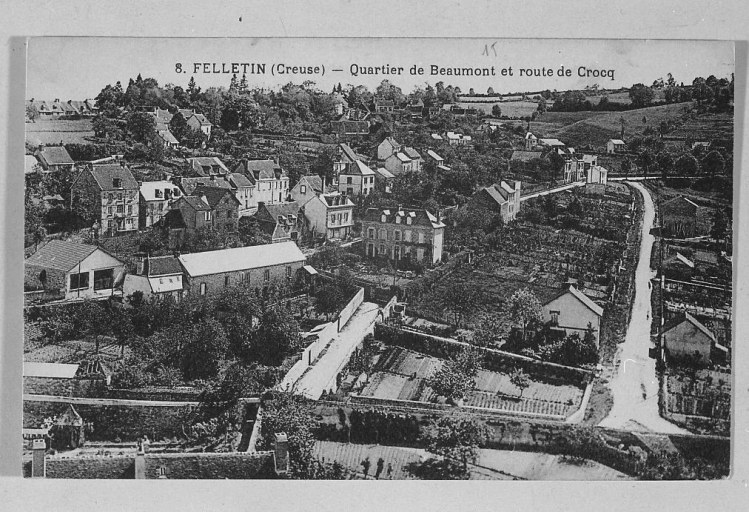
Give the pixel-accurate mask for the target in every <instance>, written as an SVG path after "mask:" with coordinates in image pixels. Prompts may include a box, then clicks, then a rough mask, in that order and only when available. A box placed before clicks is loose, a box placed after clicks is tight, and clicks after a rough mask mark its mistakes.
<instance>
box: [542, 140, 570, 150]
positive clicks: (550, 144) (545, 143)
mask: <svg viewBox="0 0 749 512" xmlns="http://www.w3.org/2000/svg"><path fill="white" fill-rule="evenodd" d="M538 146H541V147H542V148H561V147H564V146H565V143H564V142H562V141H561V140H559V139H538Z"/></svg>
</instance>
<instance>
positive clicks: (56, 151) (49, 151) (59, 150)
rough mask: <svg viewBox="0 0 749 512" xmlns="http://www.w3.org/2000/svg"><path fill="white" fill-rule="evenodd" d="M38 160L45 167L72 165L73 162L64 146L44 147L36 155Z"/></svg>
mask: <svg viewBox="0 0 749 512" xmlns="http://www.w3.org/2000/svg"><path fill="white" fill-rule="evenodd" d="M37 155H38V158H39V159H40V160H42V161H43V162H44V163H45V164H47V165H72V164H74V163H75V162H74V161H73V159H72V158H70V153H68V150H67V149H65V146H45V147H43V148H42V149H40V150H39V152H38V153H37Z"/></svg>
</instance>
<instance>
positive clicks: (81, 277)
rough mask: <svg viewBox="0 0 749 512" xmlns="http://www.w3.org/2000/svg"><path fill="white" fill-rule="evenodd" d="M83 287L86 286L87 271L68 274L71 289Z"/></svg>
mask: <svg viewBox="0 0 749 512" xmlns="http://www.w3.org/2000/svg"><path fill="white" fill-rule="evenodd" d="M85 288H88V272H81V273H80V274H70V289H71V290H83V289H85Z"/></svg>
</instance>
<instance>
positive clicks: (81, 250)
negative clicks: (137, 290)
mask: <svg viewBox="0 0 749 512" xmlns="http://www.w3.org/2000/svg"><path fill="white" fill-rule="evenodd" d="M124 273H125V263H124V262H122V261H120V260H119V259H117V258H115V257H114V256H112V255H111V254H109V253H108V252H107V251H105V250H104V249H102V248H100V247H97V246H95V245H86V244H79V243H75V242H66V241H63V240H50V241H49V242H47V244H45V245H43V246H42V247H40V248H39V250H37V251H36V252H35V253H34V254H32V255H31V256H29V257H28V258H27V259H26V261H25V262H24V287H25V288H30V289H34V290H38V289H43V290H46V291H49V292H53V293H55V294H56V295H57V296H59V297H61V298H65V299H68V300H70V299H97V298H105V297H111V296H112V295H115V292H116V288H117V284H118V283H119V282H120V281H121V279H122V277H123V275H124Z"/></svg>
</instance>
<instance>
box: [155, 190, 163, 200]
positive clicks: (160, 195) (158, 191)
mask: <svg viewBox="0 0 749 512" xmlns="http://www.w3.org/2000/svg"><path fill="white" fill-rule="evenodd" d="M154 196H155V197H156V198H157V199H161V197H162V194H161V190H159V189H156V190H154Z"/></svg>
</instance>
